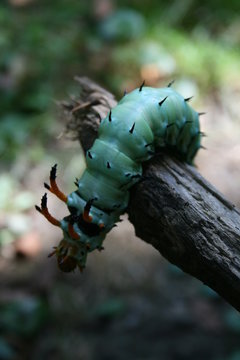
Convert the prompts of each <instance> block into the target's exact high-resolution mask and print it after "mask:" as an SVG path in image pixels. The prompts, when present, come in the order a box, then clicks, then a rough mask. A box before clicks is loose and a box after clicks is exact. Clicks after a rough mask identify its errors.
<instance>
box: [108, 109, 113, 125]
mask: <svg viewBox="0 0 240 360" xmlns="http://www.w3.org/2000/svg"><path fill="white" fill-rule="evenodd" d="M108 120H109V122H111V121H112V110H110V113H109V116H108Z"/></svg>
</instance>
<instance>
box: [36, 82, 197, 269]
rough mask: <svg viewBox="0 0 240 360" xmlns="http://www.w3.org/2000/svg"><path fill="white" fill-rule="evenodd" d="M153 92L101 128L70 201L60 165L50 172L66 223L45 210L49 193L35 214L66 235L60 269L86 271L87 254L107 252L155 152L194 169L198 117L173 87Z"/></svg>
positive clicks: (138, 96) (144, 92)
mask: <svg viewBox="0 0 240 360" xmlns="http://www.w3.org/2000/svg"><path fill="white" fill-rule="evenodd" d="M171 85H172V83H170V84H169V85H168V86H167V87H165V88H151V87H147V86H145V84H144V82H143V84H142V85H141V86H140V87H139V88H137V89H135V90H133V91H132V92H130V93H128V94H124V96H123V98H122V99H121V100H120V101H119V103H118V104H117V105H116V106H115V107H114V108H112V109H111V110H110V111H109V112H108V114H107V116H106V117H105V118H104V119H103V120H102V121H101V123H100V126H99V136H98V138H97V139H96V140H95V142H94V143H93V146H92V147H91V148H90V149H89V150H88V151H87V154H86V170H85V171H84V173H83V175H82V176H81V178H80V179H79V180H77V181H76V183H75V184H76V186H77V190H76V191H73V192H72V193H70V194H69V195H68V196H66V195H65V194H64V193H63V192H62V191H61V190H60V189H59V187H58V185H57V183H56V171H57V165H54V166H53V167H52V169H51V172H50V185H49V184H47V183H44V186H45V188H46V189H47V190H49V191H50V192H52V193H53V194H55V195H56V196H57V197H58V198H59V199H60V200H62V201H63V202H64V203H65V204H66V205H67V207H68V210H69V215H68V216H65V217H64V218H63V219H62V220H57V219H56V218H55V217H53V216H52V215H51V214H50V213H49V211H48V207H47V194H46V193H45V194H44V196H43V197H42V200H41V206H40V207H39V206H36V209H37V210H38V211H39V212H40V213H41V214H42V215H43V216H44V217H45V218H46V219H47V220H48V221H49V222H50V223H52V224H53V225H55V226H57V227H59V228H61V229H62V231H63V239H62V240H61V241H60V243H59V245H58V246H56V247H54V250H53V251H52V253H50V254H49V257H50V256H53V255H55V256H56V258H57V263H58V266H59V268H60V270H62V271H64V272H71V271H73V270H75V268H79V270H80V271H82V270H83V269H84V267H85V265H86V260H87V256H88V253H89V252H92V251H94V250H95V249H98V250H99V251H101V250H102V249H103V246H102V244H103V241H104V239H105V236H106V234H107V233H108V232H109V231H110V230H111V229H112V228H113V227H114V226H116V222H118V221H119V220H120V215H121V214H122V213H123V212H124V211H125V209H126V208H127V205H128V200H129V189H130V188H131V187H132V186H133V185H134V184H135V183H136V182H138V181H139V180H140V179H141V177H142V165H141V164H142V162H143V161H146V160H148V159H150V158H151V157H152V156H153V155H154V154H155V149H156V148H166V149H173V150H174V151H175V152H176V153H177V154H178V155H179V156H180V157H181V159H182V160H183V161H185V162H187V163H189V164H192V162H193V159H194V157H195V155H196V153H197V151H198V150H199V148H200V147H202V146H201V138H202V136H203V133H202V132H201V131H200V125H199V116H200V115H201V114H202V113H198V112H196V111H195V110H194V109H193V108H192V107H191V106H190V105H189V103H188V102H189V100H190V99H191V98H183V97H182V96H181V95H180V94H179V93H178V92H176V91H175V90H173V89H172V88H171Z"/></svg>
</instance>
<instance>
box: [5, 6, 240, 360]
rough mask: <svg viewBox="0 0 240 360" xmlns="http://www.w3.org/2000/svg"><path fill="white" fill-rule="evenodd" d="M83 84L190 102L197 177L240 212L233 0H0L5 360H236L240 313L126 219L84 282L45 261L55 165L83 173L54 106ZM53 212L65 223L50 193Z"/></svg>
mask: <svg viewBox="0 0 240 360" xmlns="http://www.w3.org/2000/svg"><path fill="white" fill-rule="evenodd" d="M75 75H87V76H89V77H90V78H92V79H94V80H96V81H97V82H99V83H100V84H101V85H103V86H105V87H106V88H107V89H108V90H110V91H112V92H113V93H114V94H115V95H116V96H117V98H121V96H122V94H123V91H124V89H127V90H129V91H130V90H132V89H133V88H135V87H137V86H139V85H140V84H141V82H142V80H143V79H145V81H146V83H147V84H148V85H151V86H159V87H161V86H166V84H168V83H169V81H171V80H173V79H175V80H176V81H175V84H174V88H175V89H176V90H178V91H180V92H181V93H182V94H183V95H184V96H187V97H189V96H192V95H194V99H193V100H192V105H193V106H194V108H195V109H197V110H198V111H204V112H206V113H207V114H206V115H205V116H202V117H201V124H202V130H203V131H204V132H206V134H207V137H206V138H204V143H203V145H204V146H205V147H206V148H207V150H201V151H200V152H199V154H198V155H197V158H196V165H197V167H198V170H199V171H200V173H201V174H202V175H203V176H204V177H206V178H207V179H208V180H209V181H210V182H211V183H212V184H213V185H215V186H216V187H217V188H218V189H219V190H220V191H221V192H222V193H223V194H224V195H225V196H226V197H227V198H228V199H229V200H231V201H233V202H234V203H235V204H236V205H237V206H240V191H239V190H240V142H239V138H240V2H239V1H238V0H229V1H225V0H218V1H217V0H202V1H201V2H200V1H197V0H182V1H178V0H174V1H171V2H170V1H167V0H143V1H137V0H133V1H125V0H118V1H114V0H95V1H94V0H89V1H79V0H56V1H47V0H41V1H40V0H5V1H4V0H1V4H0V115H1V121H0V157H1V173H0V189H1V191H0V228H1V232H0V359H1V360H2V359H3V360H21V359H33V360H42V359H59V360H64V359H76V360H78V359H79V360H95V359H97V360H108V359H109V360H112V359H114V360H115V359H116V360H118V359H119V360H120V359H137V360H141V359H142V360H143V359H144V360H155V359H163V360H165V359H166V360H169V359H170V360H171V359H182V360H185V359H193V358H194V359H195V360H198V359H199V360H202V359H209V360H211V359H214V360H222V359H224V360H238V359H240V341H239V339H240V316H239V314H238V313H237V312H236V311H235V310H234V309H233V308H232V307H231V306H229V305H227V304H226V303H225V302H224V301H223V300H222V299H221V298H220V297H219V296H218V295H217V294H215V293H214V292H213V291H211V290H210V289H209V288H208V287H206V286H204V285H203V284H202V283H200V282H199V281H197V280H195V279H193V278H192V277H190V276H188V275H186V274H184V273H183V272H181V271H180V270H179V269H177V268H176V267H174V266H173V265H171V264H169V263H168V262H167V261H166V260H164V259H163V258H162V257H161V255H160V254H159V253H157V251H156V250H154V249H153V248H152V247H151V246H150V245H147V244H145V243H144V242H143V241H141V240H140V239H137V238H136V237H135V235H134V229H133V228H132V226H131V225H130V224H129V223H128V221H127V218H126V217H125V216H124V217H123V218H124V220H125V221H124V222H122V223H121V225H120V226H119V227H118V228H117V229H116V230H114V231H112V232H111V233H110V234H109V236H108V238H107V240H106V241H105V250H104V251H103V252H101V253H94V254H91V255H90V256H89V261H88V264H87V268H86V270H85V271H84V273H83V274H80V273H78V272H76V273H74V274H64V273H61V272H60V271H59V270H58V269H57V266H56V261H55V259H54V258H51V259H47V254H48V253H49V252H50V251H51V249H52V246H54V245H56V244H57V243H58V241H59V240H60V239H61V232H60V231H59V230H58V229H56V228H54V227H53V226H51V225H50V224H49V223H47V221H46V220H45V219H43V218H42V217H41V216H40V215H39V214H38V213H36V211H35V209H34V204H39V202H40V198H41V196H42V195H43V193H44V192H45V190H44V188H43V182H44V181H47V180H48V176H49V170H50V168H51V166H52V165H54V164H55V163H58V174H59V176H58V181H59V184H60V186H61V188H62V189H64V192H71V191H72V190H73V189H74V185H73V182H74V180H75V177H76V176H77V177H78V176H79V175H80V174H81V172H82V171H83V169H84V158H83V155H82V153H81V150H80V146H79V144H78V143H77V142H73V141H71V140H70V139H69V137H68V136H67V135H66V134H64V127H65V121H64V118H63V116H62V114H61V111H59V109H58V106H57V101H59V100H64V99H65V100H66V99H69V97H71V96H74V95H77V94H78V93H79V91H80V89H79V87H78V84H77V83H76V82H75V81H74V80H73V78H74V76H75ZM49 208H50V211H51V213H53V214H55V215H56V217H58V218H60V217H62V216H64V215H66V209H65V207H64V205H62V204H61V205H59V202H58V201H56V200H55V198H54V196H49Z"/></svg>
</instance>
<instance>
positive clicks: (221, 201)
mask: <svg viewBox="0 0 240 360" xmlns="http://www.w3.org/2000/svg"><path fill="white" fill-rule="evenodd" d="M76 80H77V81H78V82H79V84H80V85H81V89H82V92H81V94H80V97H79V98H78V99H72V100H71V101H70V102H69V103H62V105H63V107H64V109H65V114H66V115H67V119H68V125H67V127H68V130H71V131H72V133H73V136H74V137H75V138H78V139H79V141H80V142H81V144H82V146H83V148H84V150H85V151H86V150H88V149H89V148H90V146H91V145H92V143H93V141H94V139H95V138H96V136H97V128H98V125H99V117H100V118H103V117H105V116H106V114H107V112H108V111H109V109H110V108H111V107H113V106H114V105H116V100H115V99H114V97H113V95H112V94H111V93H109V92H107V91H106V90H104V89H102V88H101V87H99V86H98V85H96V84H95V83H93V82H92V81H90V80H89V79H87V78H76ZM143 167H144V177H143V180H142V181H140V182H139V183H138V184H137V185H135V186H134V187H133V188H132V189H131V197H130V203H129V208H128V214H129V219H130V221H131V222H132V223H133V225H134V227H135V231H136V234H137V236H139V237H140V238H141V239H143V240H144V241H146V242H148V243H150V244H152V245H153V246H154V247H155V248H156V249H157V250H158V251H159V252H160V253H161V254H162V255H163V256H164V257H165V258H167V259H168V260H169V261H170V262H171V263H173V264H175V265H177V266H178V267H180V268H181V269H182V270H183V271H185V272H187V273H189V274H191V275H193V276H194V277H196V278H197V279H199V280H201V281H202V282H203V283H204V284H206V285H208V286H209V287H211V288H212V289H213V290H215V291H216V292H217V293H219V294H220V295H221V296H222V297H223V298H224V299H225V300H227V301H228V302H229V303H230V304H231V305H232V306H233V307H235V308H236V309H237V310H239V311H240V212H239V210H237V209H236V208H235V206H234V205H233V204H231V203H230V202H229V201H227V200H226V199H225V198H224V197H223V195H221V194H220V193H219V192H218V191H217V190H216V189H215V188H214V187H213V186H212V185H211V184H209V183H208V182H207V181H206V180H205V179H204V178H203V177H202V176H201V175H200V174H199V173H198V172H197V171H196V169H195V168H193V167H191V166H189V165H187V164H185V163H182V162H180V161H178V160H177V159H175V158H173V157H170V156H168V155H166V154H164V153H158V154H157V155H156V156H155V157H154V158H153V159H151V160H150V161H148V162H146V163H144V166H143Z"/></svg>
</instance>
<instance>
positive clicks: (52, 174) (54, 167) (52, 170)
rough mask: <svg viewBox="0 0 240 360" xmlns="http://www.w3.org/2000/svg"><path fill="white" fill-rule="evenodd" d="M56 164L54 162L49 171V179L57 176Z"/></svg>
mask: <svg viewBox="0 0 240 360" xmlns="http://www.w3.org/2000/svg"><path fill="white" fill-rule="evenodd" d="M56 174H57V164H55V165H54V166H53V167H52V168H51V171H50V179H52V180H55V179H56V177H57V175H56Z"/></svg>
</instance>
